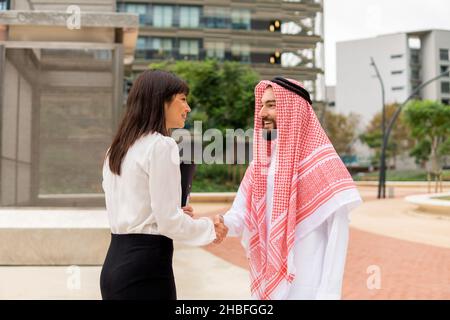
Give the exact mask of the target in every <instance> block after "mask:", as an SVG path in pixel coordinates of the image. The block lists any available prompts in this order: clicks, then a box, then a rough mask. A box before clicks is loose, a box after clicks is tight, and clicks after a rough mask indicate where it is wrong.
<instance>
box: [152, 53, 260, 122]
mask: <svg viewBox="0 0 450 320" xmlns="http://www.w3.org/2000/svg"><path fill="white" fill-rule="evenodd" d="M150 68H152V69H161V70H166V71H171V72H174V73H175V74H177V75H178V76H179V77H181V78H183V79H184V80H186V81H187V83H188V84H189V87H190V89H191V91H190V94H189V97H188V102H189V104H190V106H191V109H192V112H191V114H190V116H189V118H188V121H187V127H190V126H192V125H193V122H194V121H196V120H201V121H203V129H204V130H207V129H209V128H217V129H219V130H222V131H224V130H225V129H227V128H230V129H237V128H241V129H244V130H246V129H248V128H250V127H252V126H253V115H254V104H255V98H254V87H255V85H256V84H257V82H258V80H259V76H258V74H257V73H256V72H255V71H253V70H252V69H251V68H250V67H249V66H246V65H242V64H240V63H238V62H229V61H227V62H224V63H220V62H218V61H216V60H206V61H195V62H192V61H176V62H162V63H157V64H151V65H150Z"/></svg>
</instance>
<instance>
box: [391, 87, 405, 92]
mask: <svg viewBox="0 0 450 320" xmlns="http://www.w3.org/2000/svg"><path fill="white" fill-rule="evenodd" d="M404 88H405V87H392V91H401V90H403V89H404Z"/></svg>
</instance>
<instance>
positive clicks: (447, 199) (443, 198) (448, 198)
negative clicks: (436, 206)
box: [433, 197, 450, 201]
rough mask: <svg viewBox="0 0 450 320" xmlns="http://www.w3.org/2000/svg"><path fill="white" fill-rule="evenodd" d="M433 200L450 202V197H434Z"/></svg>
mask: <svg viewBox="0 0 450 320" xmlns="http://www.w3.org/2000/svg"><path fill="white" fill-rule="evenodd" d="M433 199H437V200H445V201H450V197H435V198H433Z"/></svg>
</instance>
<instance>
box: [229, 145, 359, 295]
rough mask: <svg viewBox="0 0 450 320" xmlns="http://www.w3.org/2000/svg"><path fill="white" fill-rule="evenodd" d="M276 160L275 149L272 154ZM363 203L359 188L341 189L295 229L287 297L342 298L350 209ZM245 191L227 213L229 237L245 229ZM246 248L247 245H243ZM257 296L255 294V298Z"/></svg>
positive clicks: (269, 185)
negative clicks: (293, 277)
mask: <svg viewBox="0 0 450 320" xmlns="http://www.w3.org/2000/svg"><path fill="white" fill-rule="evenodd" d="M272 154H273V155H274V156H273V157H272V159H274V158H275V159H276V156H275V154H276V148H275V149H274V152H273V153H272ZM274 177H275V161H271V164H270V167H269V172H268V175H267V199H266V201H267V203H266V204H267V205H266V223H267V228H268V232H267V235H269V231H270V220H271V219H270V218H271V213H272V204H273V202H272V199H273V193H274ZM360 202H361V198H360V197H359V193H358V192H357V191H356V190H349V191H344V192H341V194H340V195H338V196H337V197H335V198H334V199H332V201H331V202H329V203H328V206H333V208H335V210H334V211H331V212H330V210H327V209H328V208H327V205H326V206H323V207H322V208H319V210H318V212H317V214H316V213H315V214H312V215H311V216H310V217H308V218H306V219H305V220H304V221H302V222H301V223H300V224H299V225H298V226H297V228H296V240H295V245H294V249H293V250H294V266H295V269H296V271H295V275H296V276H295V279H294V281H293V283H292V285H291V286H290V289H289V293H288V294H287V299H291V300H300V299H308V300H312V299H321V300H322V299H335V300H337V299H340V298H341V290H342V279H343V274H344V267H345V260H346V255H347V244H348V234H349V211H350V210H351V209H352V208H354V207H355V206H356V205H358V204H359V203H360ZM245 212H246V194H245V192H244V191H243V189H242V187H240V188H239V190H238V192H237V195H236V198H235V200H234V202H233V205H232V207H231V209H230V210H229V211H228V212H227V213H226V214H225V215H224V220H225V225H226V226H227V227H228V228H229V232H228V235H229V236H237V237H240V236H242V233H243V231H244V228H245ZM244 247H246V245H245V244H244ZM253 298H256V297H253Z"/></svg>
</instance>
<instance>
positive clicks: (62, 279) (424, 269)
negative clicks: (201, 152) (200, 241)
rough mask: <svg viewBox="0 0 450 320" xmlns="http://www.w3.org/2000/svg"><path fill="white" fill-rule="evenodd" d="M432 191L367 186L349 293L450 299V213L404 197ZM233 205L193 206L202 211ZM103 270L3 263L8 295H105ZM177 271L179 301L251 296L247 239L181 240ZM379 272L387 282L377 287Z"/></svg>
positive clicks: (0, 294)
mask: <svg viewBox="0 0 450 320" xmlns="http://www.w3.org/2000/svg"><path fill="white" fill-rule="evenodd" d="M425 191H426V190H422V189H414V188H396V190H395V196H396V197H395V198H393V199H386V200H377V199H376V198H375V193H376V191H375V189H374V188H370V187H366V188H360V192H361V194H362V196H363V199H364V203H363V204H362V205H361V206H360V207H358V208H357V209H355V210H354V211H353V212H352V213H351V230H350V242H349V248H348V255H347V262H346V268H345V275H344V283H343V299H450V215H449V217H445V216H436V215H424V214H421V213H418V212H415V210H414V208H415V206H414V205H412V204H408V203H406V202H405V201H404V200H403V197H404V196H406V195H410V194H417V193H424V192H425ZM229 206H230V204H222V203H209V204H193V207H194V209H195V210H196V212H197V213H198V214H199V215H213V214H215V213H217V212H222V213H223V212H226V210H227V208H228V207H229ZM374 268H375V269H374ZM100 270H101V267H99V266H81V267H67V266H27V267H19V266H13V267H11V266H0V299H99V298H100V291H99V287H98V283H99V276H100ZM174 270H175V277H176V281H177V291H178V298H179V299H249V298H250V295H249V289H248V271H247V262H246V258H245V255H244V252H243V249H242V247H241V245H240V243H239V239H236V238H228V239H226V240H225V241H224V242H223V243H222V244H221V245H210V246H207V247H204V248H196V247H188V246H184V245H181V244H176V248H175V255H174ZM374 270H376V271H379V274H380V279H381V281H380V283H379V287H377V286H375V288H372V289H369V287H370V286H369V287H368V285H367V283H368V280H370V279H372V278H371V276H372V275H373V272H374ZM371 283H372V282H370V281H369V284H371Z"/></svg>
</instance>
